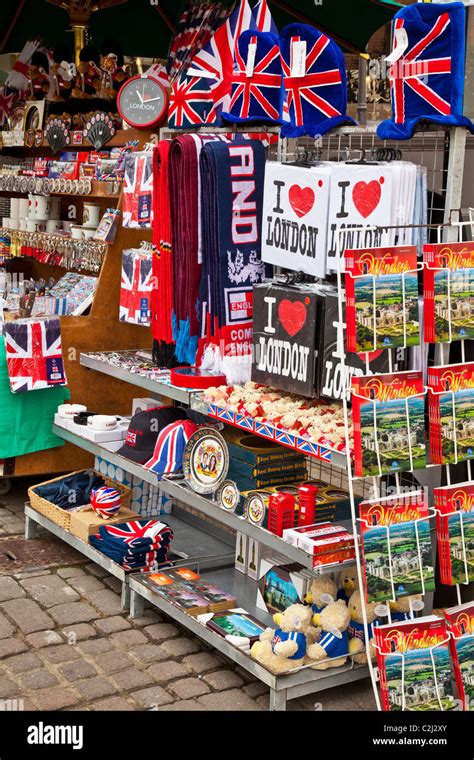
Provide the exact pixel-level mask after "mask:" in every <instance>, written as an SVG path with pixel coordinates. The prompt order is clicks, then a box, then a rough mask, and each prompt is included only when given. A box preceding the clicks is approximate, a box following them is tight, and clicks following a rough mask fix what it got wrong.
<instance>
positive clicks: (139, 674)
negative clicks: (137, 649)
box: [113, 668, 154, 691]
mask: <svg viewBox="0 0 474 760" xmlns="http://www.w3.org/2000/svg"><path fill="white" fill-rule="evenodd" d="M113 679H114V681H115V683H117V684H118V685H119V686H120V688H121V689H124V691H130V690H131V689H139V688H140V687H141V688H143V687H144V686H148V685H149V684H151V683H153V682H154V679H153V678H152V676H151V675H150V674H149V673H148V672H147V671H143V670H138V668H127V670H121V671H120V672H119V673H114V674H113Z"/></svg>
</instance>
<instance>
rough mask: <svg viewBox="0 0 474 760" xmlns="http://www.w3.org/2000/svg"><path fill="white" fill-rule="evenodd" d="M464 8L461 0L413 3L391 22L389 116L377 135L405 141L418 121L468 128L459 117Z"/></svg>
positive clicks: (463, 118) (463, 46) (466, 121)
mask: <svg viewBox="0 0 474 760" xmlns="http://www.w3.org/2000/svg"><path fill="white" fill-rule="evenodd" d="M464 27H465V10H464V5H463V4H462V3H443V4H439V5H438V4H432V3H415V5H410V6H408V7H406V8H402V9H401V10H400V11H398V13H396V14H395V16H394V18H393V24H392V60H391V62H390V72H389V76H390V90H391V98H392V118H391V119H387V120H386V121H383V122H382V123H381V124H379V126H378V128H377V135H378V137H380V138H381V139H382V140H386V139H394V140H407V139H408V138H410V137H411V136H412V135H413V132H414V131H415V128H416V126H417V124H419V123H420V122H421V121H429V122H434V123H436V124H447V125H450V126H458V127H467V128H468V129H469V130H470V131H471V132H472V131H474V127H473V125H472V123H471V122H470V121H469V119H468V118H467V117H466V116H463V93H464V57H465V44H464V38H465V28H464Z"/></svg>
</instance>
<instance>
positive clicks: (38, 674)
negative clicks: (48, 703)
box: [20, 668, 58, 691]
mask: <svg viewBox="0 0 474 760" xmlns="http://www.w3.org/2000/svg"><path fill="white" fill-rule="evenodd" d="M57 683H58V679H57V678H56V676H55V675H53V674H52V673H50V672H49V670H46V668H42V669H41V670H32V671H31V673H27V674H26V675H24V676H22V678H20V684H21V686H22V688H23V689H26V691H36V690H37V689H47V688H48V687H49V686H55V685H56V684H57Z"/></svg>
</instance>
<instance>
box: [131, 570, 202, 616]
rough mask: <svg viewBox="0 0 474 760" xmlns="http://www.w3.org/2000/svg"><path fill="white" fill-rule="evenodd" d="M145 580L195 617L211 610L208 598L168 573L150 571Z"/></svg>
mask: <svg viewBox="0 0 474 760" xmlns="http://www.w3.org/2000/svg"><path fill="white" fill-rule="evenodd" d="M142 580H143V582H144V583H145V584H146V585H147V586H148V587H149V588H151V589H152V590H153V591H154V592H155V593H157V594H159V595H160V596H162V597H163V598H164V599H166V601H167V602H171V604H174V605H175V606H176V607H179V609H181V610H182V611H183V612H187V613H188V615H192V616H193V617H195V616H196V615H201V614H202V613H203V612H208V611H209V603H208V601H207V599H204V597H202V596H199V595H198V594H196V593H193V592H192V591H190V590H189V588H187V587H186V586H185V585H184V584H182V583H178V582H177V581H175V580H174V579H173V578H171V577H170V575H169V574H168V573H165V572H162V573H150V574H149V575H144V576H143V578H142Z"/></svg>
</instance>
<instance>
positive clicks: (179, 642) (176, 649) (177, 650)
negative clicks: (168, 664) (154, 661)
mask: <svg viewBox="0 0 474 760" xmlns="http://www.w3.org/2000/svg"><path fill="white" fill-rule="evenodd" d="M162 647H163V649H165V650H166V651H167V652H168V654H169V655H170V657H180V655H183V654H191V653H192V652H198V651H199V649H200V646H199V644H198V642H197V641H195V640H194V639H188V638H184V637H183V636H182V637H181V638H179V639H171V640H170V641H164V642H163V644H162Z"/></svg>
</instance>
